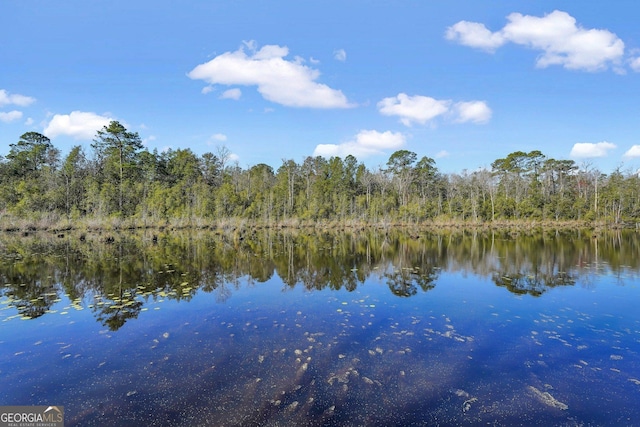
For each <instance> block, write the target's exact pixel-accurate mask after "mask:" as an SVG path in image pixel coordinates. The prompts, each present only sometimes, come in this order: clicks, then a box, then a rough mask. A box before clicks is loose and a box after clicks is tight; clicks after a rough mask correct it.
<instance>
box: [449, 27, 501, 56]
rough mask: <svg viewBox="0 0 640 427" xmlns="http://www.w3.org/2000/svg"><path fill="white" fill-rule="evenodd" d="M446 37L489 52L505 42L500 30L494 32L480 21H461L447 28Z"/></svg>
mask: <svg viewBox="0 0 640 427" xmlns="http://www.w3.org/2000/svg"><path fill="white" fill-rule="evenodd" d="M445 37H446V38H447V40H452V41H455V42H458V43H460V44H462V45H465V46H470V47H475V48H476V49H482V50H486V51H488V52H493V51H495V50H496V49H497V48H499V47H500V46H502V45H503V44H504V43H505V39H504V37H503V36H502V34H501V33H500V32H495V33H492V32H491V31H490V30H489V29H488V28H487V27H485V26H484V24H481V23H479V22H469V21H460V22H458V23H456V24H454V25H452V26H450V27H449V28H447V31H446V33H445Z"/></svg>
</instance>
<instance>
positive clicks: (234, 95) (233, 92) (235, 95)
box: [220, 88, 242, 101]
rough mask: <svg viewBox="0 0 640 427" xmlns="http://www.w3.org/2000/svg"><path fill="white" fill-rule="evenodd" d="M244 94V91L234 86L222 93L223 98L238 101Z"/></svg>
mask: <svg viewBox="0 0 640 427" xmlns="http://www.w3.org/2000/svg"><path fill="white" fill-rule="evenodd" d="M241 96H242V91H241V90H240V89H238V88H233V89H229V90H225V91H224V92H223V93H222V95H220V98H221V99H235V100H236V101H237V100H238V99H240V97H241Z"/></svg>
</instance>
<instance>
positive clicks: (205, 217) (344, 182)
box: [0, 121, 640, 231]
mask: <svg viewBox="0 0 640 427" xmlns="http://www.w3.org/2000/svg"><path fill="white" fill-rule="evenodd" d="M10 147H11V148H10V151H9V153H8V154H7V155H6V157H5V158H2V157H0V183H1V184H0V227H1V228H2V229H4V230H23V231H28V230H30V229H52V228H58V229H60V228H76V229H77V228H85V229H91V228H105V227H106V228H125V227H159V226H165V225H168V224H173V225H178V226H189V227H201V226H211V225H220V224H229V223H237V222H238V221H240V222H242V221H250V222H251V223H252V224H263V225H274V224H280V225H282V224H285V225H286V224H294V225H300V224H325V225H331V224H345V223H352V224H383V225H389V224H430V223H438V224H449V223H456V224H459V223H465V224H475V225H478V224H500V223H504V222H513V221H516V222H521V223H522V222H526V223H532V222H535V223H544V222H570V223H571V224H574V225H577V226H584V225H591V224H596V225H605V226H613V227H622V226H625V225H634V226H636V224H637V223H638V222H639V221H640V177H639V176H638V175H637V174H632V173H625V172H623V171H621V170H616V171H614V172H612V173H610V174H608V175H607V174H604V173H602V172H601V171H599V170H597V169H596V168H594V167H589V166H585V165H583V166H582V167H579V166H578V165H576V164H575V162H574V161H573V160H556V159H552V158H548V157H546V156H545V155H544V154H542V153H541V152H539V151H531V152H529V153H525V152H521V151H517V152H514V153H511V154H509V155H508V156H507V157H505V158H502V159H497V160H495V161H494V162H493V163H492V164H491V169H488V168H483V169H478V170H475V171H471V172H470V171H466V170H465V171H463V172H461V173H450V174H445V173H442V172H440V171H439V170H438V169H437V167H436V164H435V161H434V160H433V159H431V158H429V157H422V158H421V159H418V156H417V155H416V153H413V152H411V151H407V150H400V151H396V152H395V153H393V154H392V155H391V156H390V158H389V160H388V162H387V163H386V165H385V166H384V167H379V168H377V169H374V170H371V169H369V168H367V167H366V166H365V165H364V164H363V163H360V162H358V160H357V159H356V158H355V157H353V156H351V155H349V156H347V157H345V158H344V159H342V158H339V157H332V158H330V159H326V158H323V157H307V158H305V159H304V160H303V161H302V162H301V163H298V162H296V161H294V160H291V159H285V160H283V162H282V165H281V166H280V167H279V168H278V169H277V170H274V169H273V168H272V167H271V166H269V165H266V164H262V163H261V164H258V165H254V166H251V167H248V168H246V169H243V168H241V167H240V166H239V165H238V164H237V163H232V162H231V161H230V159H231V157H230V152H229V151H228V150H227V149H226V148H224V147H222V148H218V149H217V152H216V153H215V154H214V153H205V154H203V155H202V156H198V155H196V154H194V153H193V152H192V151H191V150H189V149H177V150H169V151H166V152H162V153H158V152H157V151H153V152H150V151H148V150H146V149H143V145H142V141H141V139H140V137H139V135H138V134H137V133H134V132H129V131H128V130H127V129H126V128H125V127H124V126H122V125H121V124H120V123H118V122H116V121H113V122H111V123H110V124H109V126H105V127H104V128H103V129H102V130H100V131H98V132H97V134H96V137H95V140H94V143H93V144H92V146H91V148H92V150H91V153H87V152H85V149H84V148H83V147H81V146H76V147H74V148H73V149H72V150H71V151H70V152H69V153H68V154H67V155H66V156H64V158H61V154H60V151H59V150H58V149H57V148H55V147H54V146H53V145H52V144H51V141H50V140H49V139H48V138H47V137H46V136H44V135H41V134H39V133H37V132H28V133H25V134H24V135H22V136H21V138H20V140H19V141H18V142H17V143H15V144H10Z"/></svg>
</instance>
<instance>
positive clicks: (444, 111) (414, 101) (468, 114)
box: [377, 93, 491, 126]
mask: <svg viewBox="0 0 640 427" xmlns="http://www.w3.org/2000/svg"><path fill="white" fill-rule="evenodd" d="M377 106H378V111H380V114H383V115H385V116H398V117H400V122H402V124H404V125H405V126H411V125H412V124H414V123H418V124H422V125H424V124H426V123H427V122H429V121H431V120H433V119H435V118H436V117H438V116H444V115H446V116H447V117H450V118H452V120H453V121H454V122H456V123H464V122H474V123H486V122H488V121H489V119H490V118H491V109H490V108H489V106H488V105H487V104H486V103H485V102H484V101H468V102H457V103H455V104H454V102H453V101H451V100H449V99H445V100H438V99H434V98H431V97H429V96H422V95H415V96H409V95H407V94H406V93H400V94H398V95H397V96H392V97H389V98H384V99H383V100H382V101H380V102H378V104H377Z"/></svg>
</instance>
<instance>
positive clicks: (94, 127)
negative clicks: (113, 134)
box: [44, 111, 113, 140]
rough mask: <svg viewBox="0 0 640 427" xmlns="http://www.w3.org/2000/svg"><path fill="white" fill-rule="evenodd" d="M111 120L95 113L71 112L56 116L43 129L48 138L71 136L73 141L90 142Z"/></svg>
mask: <svg viewBox="0 0 640 427" xmlns="http://www.w3.org/2000/svg"><path fill="white" fill-rule="evenodd" d="M112 120H113V119H112V118H110V117H105V116H100V115H98V114H96V113H90V112H84V111H72V112H71V114H56V115H54V116H53V118H52V119H51V121H50V122H49V124H48V125H47V126H46V127H45V129H44V134H45V135H46V136H48V137H49V138H55V137H56V136H59V135H67V136H71V137H73V138H74V139H79V140H90V139H93V138H94V137H95V135H96V132H97V131H98V130H100V129H102V128H103V127H104V126H108V125H109V123H110V122H111V121H112Z"/></svg>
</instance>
